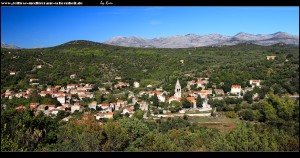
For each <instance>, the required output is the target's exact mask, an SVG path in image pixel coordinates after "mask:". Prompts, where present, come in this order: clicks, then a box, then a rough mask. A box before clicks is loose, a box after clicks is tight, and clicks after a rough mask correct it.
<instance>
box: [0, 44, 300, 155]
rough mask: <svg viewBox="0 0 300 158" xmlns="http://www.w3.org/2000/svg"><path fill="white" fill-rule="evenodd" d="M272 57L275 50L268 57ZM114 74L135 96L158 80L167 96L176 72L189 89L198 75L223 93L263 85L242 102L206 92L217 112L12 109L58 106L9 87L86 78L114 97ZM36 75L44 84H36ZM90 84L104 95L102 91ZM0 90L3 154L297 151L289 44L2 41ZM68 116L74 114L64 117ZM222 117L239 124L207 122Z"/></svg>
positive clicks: (295, 59) (293, 57) (295, 57)
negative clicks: (19, 45) (35, 45)
mask: <svg viewBox="0 0 300 158" xmlns="http://www.w3.org/2000/svg"><path fill="white" fill-rule="evenodd" d="M267 56H276V57H275V59H274V60H267ZM40 65H41V66H40ZM12 72H15V74H14V73H13V75H12ZM71 74H76V78H74V79H72V78H71V77H70V75H71ZM116 76H119V77H121V78H122V79H121V80H122V81H124V82H128V83H130V85H131V87H130V88H128V89H130V90H131V91H134V92H135V93H138V92H139V90H144V89H145V88H146V86H147V85H148V84H152V85H153V87H152V88H150V90H154V89H155V88H157V87H160V86H162V87H163V89H164V90H165V91H167V92H169V93H170V94H169V96H167V97H170V96H171V95H173V94H174V84H175V82H176V80H177V79H179V80H180V84H181V87H182V89H183V90H182V91H183V92H186V91H187V89H186V88H185V87H186V83H187V81H190V80H195V79H197V78H209V83H208V84H207V85H206V88H212V87H213V85H215V87H216V88H219V89H223V90H224V91H225V93H227V92H229V91H230V88H231V86H232V85H234V84H237V85H241V86H242V88H246V87H247V86H248V85H249V80H261V81H262V87H261V88H257V87H255V88H253V92H252V91H251V92H246V93H245V94H243V96H242V97H241V98H236V99H235V98H234V97H235V96H231V97H232V98H229V97H224V98H223V99H222V100H218V99H215V100H214V99H213V98H210V97H209V98H208V99H209V104H210V105H212V107H213V108H216V110H217V115H218V117H216V118H214V117H208V118H192V117H187V116H186V115H184V117H174V118H158V119H156V120H155V119H153V118H151V116H149V119H143V114H144V113H143V112H142V111H141V110H138V108H136V107H135V106H136V104H135V105H134V110H135V113H134V114H133V116H132V117H128V116H126V115H121V114H120V113H121V112H120V111H118V110H115V111H113V118H112V119H103V120H101V121H97V120H96V119H95V117H94V114H96V113H97V112H98V111H99V109H96V110H94V109H88V108H86V109H84V110H83V111H82V112H78V111H76V112H74V113H72V114H70V113H69V112H68V111H70V109H68V108H66V109H68V110H61V111H59V112H58V113H57V115H56V117H49V116H46V115H45V114H44V113H38V114H37V113H35V112H33V111H31V110H30V109H29V108H26V109H24V110H22V109H21V110H20V109H18V110H16V107H17V106H21V105H24V106H27V107H29V104H31V103H32V102H39V103H41V104H58V103H57V102H58V101H57V100H56V99H54V98H51V97H50V96H47V95H46V96H45V97H41V96H38V95H37V94H38V93H36V94H31V93H30V95H31V97H30V98H22V97H21V98H15V97H13V98H12V99H9V98H8V97H5V93H6V90H7V89H10V90H12V91H13V92H19V91H24V90H26V89H28V88H37V89H39V91H42V90H45V89H46V87H47V85H51V86H52V87H54V86H56V85H60V86H62V87H63V86H66V85H67V84H70V83H77V84H79V83H81V82H84V83H92V84H95V85H96V86H95V87H105V88H106V90H108V91H110V92H111V93H112V94H119V93H121V92H124V93H125V90H124V89H125V88H123V89H122V88H121V89H113V88H112V89H110V87H109V86H108V85H107V84H105V83H113V84H115V83H117V82H118V81H119V80H116V78H115V77H116ZM33 78H36V79H39V81H38V82H39V84H38V86H37V85H32V84H31V82H30V80H31V79H33ZM134 81H139V82H140V83H141V86H140V88H138V89H133V88H132V83H133V82H134ZM40 86H41V87H40ZM195 89H196V88H195ZM214 89H215V88H214ZM150 90H149V91H150ZM196 90H197V89H196ZM92 91H94V92H95V93H98V92H99V91H100V89H99V90H98V89H94V88H93V89H92ZM114 92H115V93H114ZM9 93H10V91H9ZM172 93H173V94H172ZM253 93H257V94H258V97H257V99H256V100H253V99H252V96H253ZM1 94H3V95H1V151H299V99H298V98H296V99H292V97H291V96H297V95H298V96H299V48H297V47H293V46H289V45H283V44H277V45H273V46H258V45H253V44H247V43H243V44H238V45H235V46H222V47H201V48H184V49H159V48H128V47H117V46H109V45H105V44H100V43H95V42H90V41H71V42H68V43H65V44H62V45H59V46H56V47H50V48H39V49H5V48H2V49H1ZM112 94H108V95H107V96H105V97H104V96H103V95H102V94H101V95H95V96H96V97H95V98H93V99H87V100H85V99H83V101H79V102H80V104H81V103H82V102H83V105H84V106H85V107H88V103H90V102H92V101H98V103H104V102H105V103H110V102H114V101H116V98H115V97H114V96H113V95H112ZM127 95H128V94H127ZM155 96H156V100H157V95H155ZM72 97H73V96H72ZM77 97H78V95H77ZM140 98H142V100H145V101H147V102H152V101H153V102H152V103H151V104H150V105H149V106H150V107H151V108H153V107H154V104H157V106H155V107H154V108H158V104H160V105H159V106H161V107H163V106H166V107H167V106H171V105H172V104H170V105H169V103H158V101H157V103H154V99H153V98H155V97H153V98H148V97H144V96H141V97H140ZM199 98H200V97H199ZM125 99H128V98H127V97H124V99H123V100H125ZM104 100H105V101H104ZM129 100H130V99H128V101H129ZM186 102H187V101H186ZM197 102H198V101H197ZM177 103H178V104H183V103H179V102H177ZM55 106H56V107H58V105H55ZM60 106H61V105H60ZM30 107H31V106H30ZM44 109H45V108H44ZM97 110H98V111H97ZM156 110H157V109H156ZM149 111H150V110H149ZM153 111H154V110H153ZM161 111H162V110H161ZM172 113H173V112H172ZM212 114H213V113H212ZM69 115H72V119H70V120H69V121H62V119H63V118H66V117H68V116H69ZM150 118H151V119H150ZM218 119H219V120H221V119H225V120H226V119H228V120H230V121H231V123H233V124H234V126H233V127H232V128H230V129H228V130H227V126H228V125H229V124H226V123H224V122H223V123H224V124H223V123H222V122H221V127H222V128H210V127H208V126H205V125H203V122H205V123H210V124H213V123H215V122H216V121H219V120H218ZM199 120H200V121H199ZM209 121H210V122H209ZM201 122H202V123H201ZM219 123H220V122H219Z"/></svg>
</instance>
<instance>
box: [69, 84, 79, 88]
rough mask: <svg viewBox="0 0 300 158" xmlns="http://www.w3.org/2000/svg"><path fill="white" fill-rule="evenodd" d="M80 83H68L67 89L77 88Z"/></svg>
mask: <svg viewBox="0 0 300 158" xmlns="http://www.w3.org/2000/svg"><path fill="white" fill-rule="evenodd" d="M77 86H78V84H67V89H75V88H76V87H77Z"/></svg>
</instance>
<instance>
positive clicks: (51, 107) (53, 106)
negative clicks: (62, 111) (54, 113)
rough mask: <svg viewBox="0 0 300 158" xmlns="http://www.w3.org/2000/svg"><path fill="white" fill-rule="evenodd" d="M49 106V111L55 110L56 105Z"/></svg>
mask: <svg viewBox="0 0 300 158" xmlns="http://www.w3.org/2000/svg"><path fill="white" fill-rule="evenodd" d="M47 106H48V110H49V111H50V110H52V109H55V105H53V104H51V105H47Z"/></svg>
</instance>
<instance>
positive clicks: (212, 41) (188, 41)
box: [104, 32, 299, 48]
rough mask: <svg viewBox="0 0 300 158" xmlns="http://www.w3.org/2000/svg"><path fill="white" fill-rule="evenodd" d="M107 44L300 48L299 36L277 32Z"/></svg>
mask: <svg viewBox="0 0 300 158" xmlns="http://www.w3.org/2000/svg"><path fill="white" fill-rule="evenodd" d="M104 43H105V44H110V45H116V46H126V47H141V48H147V47H154V48H191V47H203V46H222V45H236V44H239V43H253V44H257V45H262V46H269V45H274V44H277V43H284V44H288V45H295V46H299V36H296V35H290V34H288V33H285V32H276V33H273V34H258V35H253V34H248V33H244V32H240V33H238V34H236V35H234V36H225V35H221V34H209V35H196V34H187V35H176V36H170V37H160V38H153V39H145V38H141V37H136V36H132V37H122V36H117V37H114V38H112V39H111V40H107V41H105V42H104Z"/></svg>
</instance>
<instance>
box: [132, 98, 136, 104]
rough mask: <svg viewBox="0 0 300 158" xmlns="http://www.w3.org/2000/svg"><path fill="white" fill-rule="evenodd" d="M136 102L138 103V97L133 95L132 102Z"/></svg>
mask: <svg viewBox="0 0 300 158" xmlns="http://www.w3.org/2000/svg"><path fill="white" fill-rule="evenodd" d="M135 103H137V98H135V97H133V98H132V104H133V105H134V104H135Z"/></svg>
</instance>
